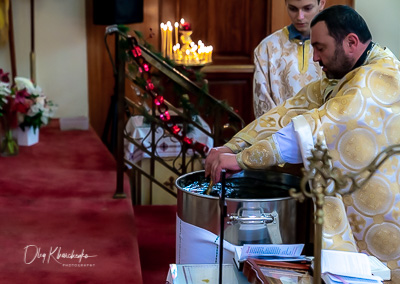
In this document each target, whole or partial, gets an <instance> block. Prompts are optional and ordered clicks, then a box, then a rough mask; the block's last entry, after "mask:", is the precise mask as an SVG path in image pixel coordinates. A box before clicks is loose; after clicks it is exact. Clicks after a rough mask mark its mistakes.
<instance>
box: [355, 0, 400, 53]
mask: <svg viewBox="0 0 400 284" xmlns="http://www.w3.org/2000/svg"><path fill="white" fill-rule="evenodd" d="M355 9H356V10H357V11H358V12H359V13H360V14H361V15H362V16H363V18H364V19H365V20H366V21H367V24H368V27H369V29H370V30H371V33H372V39H373V40H374V41H375V42H377V43H379V44H380V45H381V46H386V47H388V48H389V49H390V50H391V51H392V52H393V53H394V54H395V55H396V56H397V58H400V20H399V12H400V1H399V0H379V1H376V0H356V1H355Z"/></svg>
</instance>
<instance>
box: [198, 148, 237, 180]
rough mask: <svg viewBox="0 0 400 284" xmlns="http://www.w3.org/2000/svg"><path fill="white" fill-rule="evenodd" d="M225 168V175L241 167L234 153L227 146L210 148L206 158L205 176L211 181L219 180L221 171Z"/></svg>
mask: <svg viewBox="0 0 400 284" xmlns="http://www.w3.org/2000/svg"><path fill="white" fill-rule="evenodd" d="M223 169H225V170H226V173H227V176H229V175H232V174H233V173H236V172H239V171H241V170H242V169H241V168H240V167H239V164H238V162H237V161H236V154H233V153H232V151H231V150H230V149H229V148H227V147H217V148H213V149H211V151H210V153H209V155H208V156H207V158H206V165H205V176H206V177H208V176H210V179H211V180H212V181H213V183H214V184H215V183H218V182H219V181H220V180H221V171H222V170H223Z"/></svg>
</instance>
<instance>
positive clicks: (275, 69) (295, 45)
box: [253, 27, 322, 118]
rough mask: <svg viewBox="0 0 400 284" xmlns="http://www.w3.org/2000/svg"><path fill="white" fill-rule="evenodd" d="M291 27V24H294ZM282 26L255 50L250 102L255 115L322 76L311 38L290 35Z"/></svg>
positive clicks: (257, 115) (265, 110) (260, 113)
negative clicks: (316, 61)
mask: <svg viewBox="0 0 400 284" xmlns="http://www.w3.org/2000/svg"><path fill="white" fill-rule="evenodd" d="M293 29H294V28H293ZM294 36H295V34H294V32H292V33H291V34H290V36H289V29H288V27H285V28H283V29H281V30H278V31H276V32H275V33H273V34H271V35H269V36H268V37H266V38H265V39H264V40H262V41H261V42H260V44H259V45H258V46H257V47H256V48H255V50H254V66H255V71H254V78H253V106H254V115H255V117H256V118H258V117H260V116H261V115H262V114H264V113H265V112H267V111H268V110H270V109H271V108H273V107H275V106H277V105H279V104H281V103H282V102H283V101H285V100H286V99H288V98H291V97H293V96H294V95H296V94H297V92H299V91H300V90H301V88H303V87H304V86H306V85H307V84H308V83H310V82H312V81H315V80H317V79H319V78H321V75H322V69H321V67H320V66H319V65H318V63H315V62H314V61H313V49H312V46H311V44H310V40H309V39H307V40H300V39H297V38H293V37H294Z"/></svg>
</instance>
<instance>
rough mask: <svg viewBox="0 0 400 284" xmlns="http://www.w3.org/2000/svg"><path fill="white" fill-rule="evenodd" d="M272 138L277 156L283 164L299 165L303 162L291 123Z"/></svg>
mask: <svg viewBox="0 0 400 284" xmlns="http://www.w3.org/2000/svg"><path fill="white" fill-rule="evenodd" d="M272 138H273V139H274V142H275V144H276V148H277V149H278V152H279V155H280V156H281V158H282V160H283V161H284V162H285V163H289V164H300V163H302V162H303V160H302V155H301V150H300V148H299V143H298V141H297V135H296V133H295V131H294V128H293V123H292V122H290V123H289V124H288V125H286V126H285V127H284V128H282V129H280V130H279V131H278V132H276V133H275V134H273V135H272Z"/></svg>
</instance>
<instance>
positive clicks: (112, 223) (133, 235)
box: [0, 120, 168, 284]
mask: <svg viewBox="0 0 400 284" xmlns="http://www.w3.org/2000/svg"><path fill="white" fill-rule="evenodd" d="M39 139H40V142H39V143H38V144H36V145H33V146H30V147H20V153H19V154H18V155H17V156H15V157H0V208H1V214H0V247H1V253H0V258H1V261H0V283H24V284H30V283H33V284H34V283H40V284H47V283H81V284H83V283H96V284H101V283H139V284H140V283H143V281H142V273H141V266H140V259H139V248H138V243H137V229H136V228H135V218H134V214H133V210H132V206H131V203H130V199H129V198H127V199H121V200H115V199H113V198H112V197H113V194H114V192H115V180H116V177H115V176H116V173H115V162H114V159H113V157H112V156H111V154H109V152H108V151H107V149H106V147H105V146H104V145H103V144H102V143H101V141H100V139H99V138H98V137H97V136H96V135H95V133H94V132H93V131H92V130H89V131H78V130H73V131H60V130H59V125H58V121H57V120H54V121H52V123H51V124H50V125H49V126H47V127H44V128H42V129H41V130H40V138H39ZM125 185H126V190H125V192H128V191H129V184H128V180H126V181H125ZM71 257H73V258H71ZM167 269H168V267H166V272H167Z"/></svg>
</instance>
